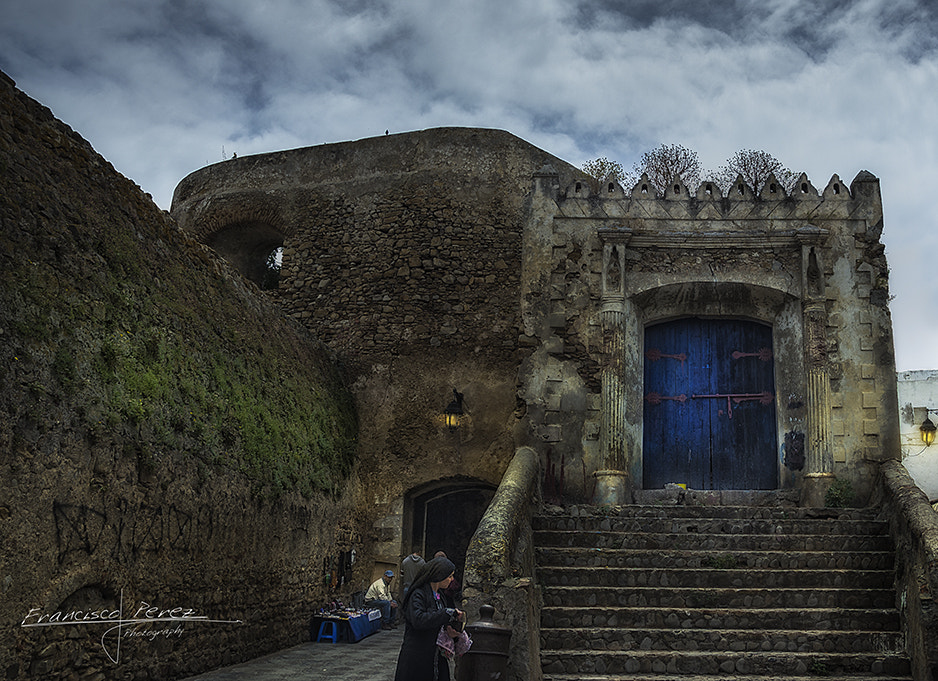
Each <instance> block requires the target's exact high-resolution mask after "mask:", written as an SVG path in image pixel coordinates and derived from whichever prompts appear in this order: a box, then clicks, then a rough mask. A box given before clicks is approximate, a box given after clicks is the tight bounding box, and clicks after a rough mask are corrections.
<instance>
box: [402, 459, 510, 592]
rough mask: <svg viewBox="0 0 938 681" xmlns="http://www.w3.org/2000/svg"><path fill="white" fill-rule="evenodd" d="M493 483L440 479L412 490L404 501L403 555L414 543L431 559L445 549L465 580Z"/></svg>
mask: <svg viewBox="0 0 938 681" xmlns="http://www.w3.org/2000/svg"><path fill="white" fill-rule="evenodd" d="M495 489H496V488H495V486H494V485H492V484H491V483H487V482H483V481H479V480H468V479H459V478H456V479H448V480H438V481H434V482H432V483H428V484H426V485H422V486H421V487H418V488H415V489H413V490H411V491H410V492H409V493H408V494H407V496H406V497H405V502H404V528H403V530H404V531H403V542H404V546H403V551H402V552H401V553H402V555H407V554H408V553H410V549H411V547H413V546H417V547H419V548H420V549H421V550H422V555H423V556H424V558H427V559H430V558H432V557H433V554H434V553H435V552H436V551H444V552H445V553H446V556H447V558H449V559H450V560H451V561H453V563H455V564H456V578H457V579H459V581H460V582H462V577H463V566H464V565H465V562H466V549H467V548H468V546H469V540H470V539H472V535H473V534H474V533H475V531H476V528H477V527H478V526H479V521H480V520H481V519H482V515H483V514H484V513H485V510H486V509H487V508H488V505H489V503H490V502H491V501H492V497H493V496H494V495H495Z"/></svg>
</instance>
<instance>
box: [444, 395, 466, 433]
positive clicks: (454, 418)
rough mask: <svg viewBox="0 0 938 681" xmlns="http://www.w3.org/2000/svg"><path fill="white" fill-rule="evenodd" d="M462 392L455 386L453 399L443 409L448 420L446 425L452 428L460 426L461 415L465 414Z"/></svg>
mask: <svg viewBox="0 0 938 681" xmlns="http://www.w3.org/2000/svg"><path fill="white" fill-rule="evenodd" d="M463 413H464V412H463V408H462V393H461V392H457V390H456V388H453V399H452V401H451V402H450V403H449V404H448V405H446V409H444V410H443V418H444V420H445V421H446V427H447V428H449V429H450V430H456V429H457V428H458V427H459V417H460V416H462V415H463Z"/></svg>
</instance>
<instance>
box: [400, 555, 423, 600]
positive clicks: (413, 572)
mask: <svg viewBox="0 0 938 681" xmlns="http://www.w3.org/2000/svg"><path fill="white" fill-rule="evenodd" d="M424 565H426V561H425V560H424V559H423V556H421V555H420V548H419V547H417V546H415V547H414V548H413V549H412V550H411V552H410V555H409V556H407V557H406V558H404V560H402V561H401V581H402V582H404V595H403V598H406V597H407V591H408V589H410V585H411V584H413V583H414V578H416V576H417V572H419V571H420V568H421V567H423V566H424Z"/></svg>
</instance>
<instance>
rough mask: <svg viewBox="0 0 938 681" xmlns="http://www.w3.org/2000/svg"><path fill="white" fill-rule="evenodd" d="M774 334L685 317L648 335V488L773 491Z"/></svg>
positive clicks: (754, 326)
mask: <svg viewBox="0 0 938 681" xmlns="http://www.w3.org/2000/svg"><path fill="white" fill-rule="evenodd" d="M774 374H775V372H774V363H773V358H772V329H771V328H770V327H768V326H765V325H764V324H759V323H757V322H750V321H742V320H725V319H696V318H688V319H679V320H676V321H672V322H667V323H664V324H657V325H655V326H650V327H648V328H647V329H646V330H645V404H644V419H643V423H644V436H643V470H644V486H645V488H646V489H656V488H660V487H663V486H664V485H665V484H667V483H669V482H674V483H685V484H687V486H688V487H690V488H693V489H775V488H776V487H777V486H778V463H777V455H776V449H777V447H776V424H775V380H774Z"/></svg>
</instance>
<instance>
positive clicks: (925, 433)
mask: <svg viewBox="0 0 938 681" xmlns="http://www.w3.org/2000/svg"><path fill="white" fill-rule="evenodd" d="M919 430H920V431H922V442H924V443H925V446H926V447H927V446H928V445H930V444H931V443H932V442H934V441H935V431H936V430H938V428H935V424H934V423H932V420H931V419H930V418H928V415H927V414H926V415H925V421H923V422H922V425H921V426H919Z"/></svg>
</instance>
